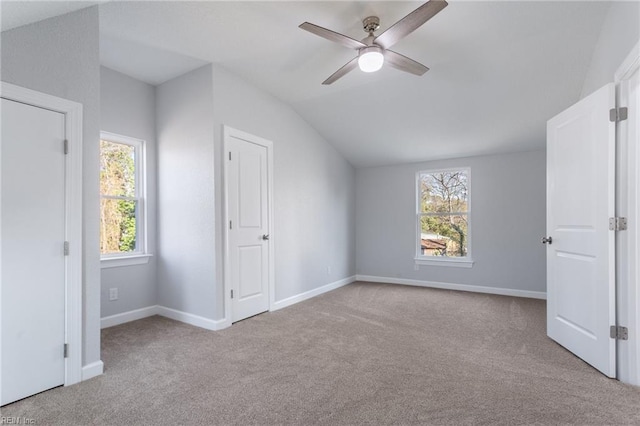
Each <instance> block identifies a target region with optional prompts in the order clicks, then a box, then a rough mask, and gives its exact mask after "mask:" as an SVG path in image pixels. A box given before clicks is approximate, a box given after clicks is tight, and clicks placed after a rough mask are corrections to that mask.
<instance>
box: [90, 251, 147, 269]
mask: <svg viewBox="0 0 640 426" xmlns="http://www.w3.org/2000/svg"><path fill="white" fill-rule="evenodd" d="M151 256H153V255H152V254H135V255H130V256H119V257H103V258H101V259H100V267H101V268H119V267H121V266H133V265H144V264H145V263H149V259H150V258H151Z"/></svg>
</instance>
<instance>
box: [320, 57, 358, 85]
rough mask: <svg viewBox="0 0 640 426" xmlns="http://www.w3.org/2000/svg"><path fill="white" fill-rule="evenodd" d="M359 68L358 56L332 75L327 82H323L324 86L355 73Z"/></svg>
mask: <svg viewBox="0 0 640 426" xmlns="http://www.w3.org/2000/svg"><path fill="white" fill-rule="evenodd" d="M357 67H358V57H357V56H356V57H355V58H353V59H352V60H350V61H349V62H347V63H346V64H344V65H343V66H342V68H340V69H339V70H338V71H336V72H334V73H333V74H331V76H330V77H329V78H328V79H326V80H325V81H323V82H322V84H331V83H333V82H334V81H336V80H337V79H339V78H340V77H343V76H344V75H345V74H347V73H348V72H350V71H353V70H354V69H356V68H357Z"/></svg>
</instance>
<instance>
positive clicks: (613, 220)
mask: <svg viewBox="0 0 640 426" xmlns="http://www.w3.org/2000/svg"><path fill="white" fill-rule="evenodd" d="M626 230H627V218H626V217H610V218H609V231H626Z"/></svg>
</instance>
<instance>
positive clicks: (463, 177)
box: [418, 170, 469, 258]
mask: <svg viewBox="0 0 640 426" xmlns="http://www.w3.org/2000/svg"><path fill="white" fill-rule="evenodd" d="M418 193H419V200H418V201H419V202H418V204H419V205H418V226H419V230H420V241H419V247H420V250H419V255H422V256H437V257H445V256H446V257H457V258H460V257H467V256H468V254H469V253H468V232H469V173H468V170H443V171H432V172H421V173H419V174H418Z"/></svg>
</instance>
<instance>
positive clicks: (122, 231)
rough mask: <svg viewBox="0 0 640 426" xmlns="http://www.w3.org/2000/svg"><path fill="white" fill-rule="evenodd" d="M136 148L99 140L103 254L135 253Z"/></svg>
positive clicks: (101, 251)
mask: <svg viewBox="0 0 640 426" xmlns="http://www.w3.org/2000/svg"><path fill="white" fill-rule="evenodd" d="M135 155H136V149H135V147H134V146H131V145H126V144H122V143H116V142H110V141H106V140H101V141H100V193H101V194H102V195H101V199H100V222H101V223H100V253H101V254H109V253H126V252H132V251H135V250H136V235H137V232H136V231H137V228H136V227H137V220H136V218H137V211H136V210H137V208H138V203H139V201H138V199H137V198H136V170H135V167H136V161H135Z"/></svg>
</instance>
